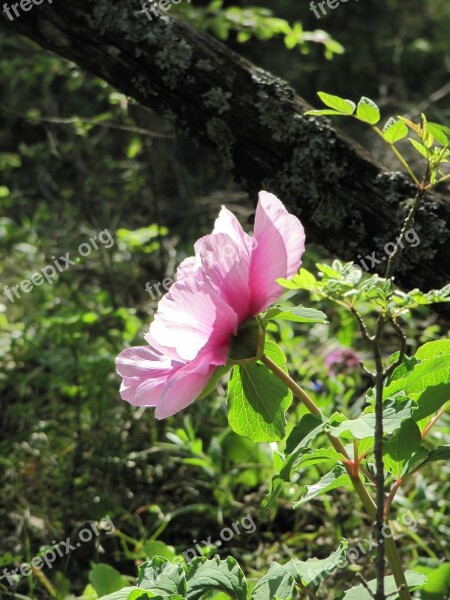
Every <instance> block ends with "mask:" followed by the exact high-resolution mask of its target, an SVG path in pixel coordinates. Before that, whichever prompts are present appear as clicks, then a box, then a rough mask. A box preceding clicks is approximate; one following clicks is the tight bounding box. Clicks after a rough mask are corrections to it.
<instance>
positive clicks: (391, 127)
mask: <svg viewBox="0 0 450 600" xmlns="http://www.w3.org/2000/svg"><path fill="white" fill-rule="evenodd" d="M383 135H384V139H385V140H386V141H387V142H389V143H390V144H395V142H398V141H400V140H402V139H403V138H405V137H406V136H407V135H408V127H407V126H406V125H405V123H403V121H396V120H395V119H392V118H390V119H389V121H388V122H387V123H386V125H385V126H384V128H383Z"/></svg>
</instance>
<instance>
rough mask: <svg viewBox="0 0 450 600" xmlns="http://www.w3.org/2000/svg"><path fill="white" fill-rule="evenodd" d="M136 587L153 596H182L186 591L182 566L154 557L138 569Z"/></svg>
mask: <svg viewBox="0 0 450 600" xmlns="http://www.w3.org/2000/svg"><path fill="white" fill-rule="evenodd" d="M138 587H139V588H140V589H143V590H149V591H151V592H153V593H154V594H162V595H166V596H167V595H170V594H175V595H176V594H179V595H180V596H183V595H184V594H185V591H186V578H185V574H184V569H183V566H182V565H179V564H173V563H171V562H169V561H168V560H167V559H166V558H162V557H160V556H155V557H154V558H152V559H151V560H149V561H147V562H145V563H143V564H142V565H141V566H140V567H139V576H138Z"/></svg>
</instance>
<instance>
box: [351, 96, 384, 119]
mask: <svg viewBox="0 0 450 600" xmlns="http://www.w3.org/2000/svg"><path fill="white" fill-rule="evenodd" d="M356 116H357V117H358V119H359V120H360V121H364V123H369V124H370V125H375V124H376V123H378V121H379V120H380V109H379V108H378V106H377V105H376V104H375V102H374V101H373V100H371V99H370V98H366V97H365V96H363V97H362V98H361V100H360V101H359V102H358V108H357V109H356Z"/></svg>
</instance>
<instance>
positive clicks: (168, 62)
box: [0, 0, 450, 314]
mask: <svg viewBox="0 0 450 600" xmlns="http://www.w3.org/2000/svg"><path fill="white" fill-rule="evenodd" d="M48 2H50V0H48ZM141 6H142V0H127V1H124V0H54V1H53V3H52V4H47V2H45V0H44V3H43V4H41V5H39V6H33V9H32V10H30V12H26V13H23V12H22V13H21V16H20V17H19V18H15V19H14V21H10V20H8V19H7V17H6V16H5V14H2V15H1V18H0V22H1V23H2V24H3V25H4V26H7V27H9V28H10V29H12V30H13V31H15V32H17V33H20V34H23V35H25V36H27V37H29V38H31V39H33V40H35V41H36V42H37V43H38V44H40V45H41V46H42V47H43V48H46V49H48V50H52V51H53V52H55V53H57V54H59V55H60V56H63V57H65V58H67V59H69V60H72V61H74V62H76V63H77V64H78V65H80V66H81V67H82V68H85V69H87V70H89V71H91V72H92V73H94V74H95V75H97V76H99V77H101V78H103V79H105V80H106V81H108V82H109V83H110V84H111V85H112V86H114V87H115V88H117V89H118V90H120V91H122V92H123V93H125V94H127V95H129V96H131V97H133V98H135V99H136V100H137V101H138V102H140V103H141V104H142V105H145V106H147V107H149V108H151V109H153V110H154V111H156V112H158V113H160V114H161V115H163V116H164V117H166V118H169V119H170V120H173V121H175V124H176V126H177V127H178V128H179V129H180V130H181V131H183V132H184V133H186V134H188V135H189V136H191V137H192V138H193V139H195V140H196V141H198V142H199V143H200V144H203V145H207V146H208V147H210V148H211V149H212V150H213V151H214V152H215V153H216V154H217V155H218V156H219V157H220V159H221V161H222V164H223V166H224V168H226V169H230V170H231V171H232V172H233V174H234V176H235V177H236V179H237V180H238V181H239V182H240V183H241V185H242V186H243V187H244V188H245V189H247V190H248V191H249V192H250V193H251V194H255V193H256V192H257V191H259V190H260V189H267V190H269V191H272V192H273V193H275V194H277V195H278V196H279V197H280V198H281V199H282V200H283V202H284V203H285V204H286V205H287V206H288V207H289V208H290V209H291V210H292V211H293V212H295V213H296V214H297V215H298V216H299V217H300V218H301V219H302V222H303V224H304V225H305V229H306V232H307V237H308V240H310V241H316V242H318V243H320V244H322V245H323V246H325V247H326V248H327V250H328V251H329V252H330V253H332V254H333V255H336V256H338V257H340V258H341V259H344V260H353V261H355V262H356V263H358V262H359V260H360V259H361V258H362V259H364V257H365V256H366V255H371V254H372V253H373V252H374V251H376V256H377V257H378V259H381V257H382V256H384V255H385V252H384V246H385V244H386V243H387V242H395V240H396V238H397V236H398V234H399V230H400V228H401V224H402V222H403V220H404V216H405V214H406V212H407V210H408V207H409V205H410V202H411V198H412V197H413V195H414V193H415V189H414V187H413V186H412V185H410V184H409V183H408V181H407V179H406V178H405V177H404V176H403V175H402V174H401V173H398V172H394V173H392V172H390V173H388V172H386V171H384V170H383V168H382V167H380V166H379V165H377V164H375V163H374V162H373V161H372V160H371V159H370V157H368V156H367V155H365V153H364V151H363V150H361V149H360V148H359V147H358V146H357V145H356V144H355V143H353V142H352V141H350V140H348V139H346V138H345V137H344V136H343V135H341V134H340V133H339V132H337V131H336V130H335V129H334V128H333V127H331V125H330V124H329V123H328V122H327V121H325V120H324V119H322V118H320V119H318V118H313V117H304V116H303V113H304V111H305V110H307V109H308V108H310V107H309V105H307V103H306V102H305V101H304V100H302V99H301V98H300V97H299V96H297V95H296V94H295V92H294V91H293V90H292V88H291V87H290V86H289V85H288V84H287V83H285V82H284V81H281V80H280V79H278V78H276V77H274V76H273V75H271V74H270V73H267V72H266V71H264V70H262V69H260V68H258V67H256V66H254V65H253V64H251V63H250V62H248V61H247V60H245V59H244V58H242V57H241V56H239V55H238V54H236V53H235V52H233V51H231V50H229V49H228V48H227V47H226V46H225V45H224V44H222V43H221V42H219V41H217V40H216V39H214V38H212V37H210V36H209V35H207V34H205V33H203V32H200V31H197V30H196V29H194V28H193V27H191V26H190V25H188V24H186V23H184V22H180V21H179V20H177V19H176V18H174V17H173V16H171V13H170V11H169V12H166V13H165V14H163V15H162V16H161V17H159V18H154V19H153V20H152V21H150V20H149V19H148V18H147V17H146V16H145V14H144V13H143V12H142V7H141ZM19 10H20V6H19ZM415 231H416V232H417V234H418V236H419V238H420V244H419V245H417V246H416V247H414V248H413V247H411V246H408V245H407V244H406V245H405V250H404V252H403V258H402V261H401V262H402V266H401V270H400V271H399V272H398V282H399V284H400V285H402V286H403V287H404V288H406V289H411V288H413V287H419V288H421V289H422V290H424V291H425V290H428V289H432V288H438V287H442V286H443V285H445V284H446V283H447V282H448V281H449V279H450V278H449V273H450V204H449V203H448V201H446V200H444V199H442V198H439V197H438V196H437V195H434V196H432V195H429V196H428V198H427V200H426V202H425V203H424V206H423V207H422V208H421V209H420V210H419V213H418V215H417V220H416V225H415ZM366 263H367V264H368V266H370V264H371V263H370V261H366ZM378 267H379V272H380V273H383V272H384V270H385V264H384V261H381V262H380V264H379V265H378ZM376 270H377V269H376V268H374V271H376ZM446 312H447V314H449V312H448V310H446Z"/></svg>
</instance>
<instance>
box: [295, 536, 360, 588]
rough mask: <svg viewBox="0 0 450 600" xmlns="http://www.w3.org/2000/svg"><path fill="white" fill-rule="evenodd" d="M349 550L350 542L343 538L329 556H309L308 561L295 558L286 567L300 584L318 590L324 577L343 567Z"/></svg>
mask: <svg viewBox="0 0 450 600" xmlns="http://www.w3.org/2000/svg"><path fill="white" fill-rule="evenodd" d="M347 550H348V542H347V540H346V539H343V540H341V543H340V545H339V548H338V549H337V550H336V551H335V552H333V553H332V554H330V556H329V557H328V558H309V559H308V560H306V561H302V560H298V559H296V558H293V559H292V560H290V561H289V562H288V563H287V564H286V565H285V569H286V570H288V571H289V572H290V573H291V574H292V576H293V577H294V579H295V581H296V582H297V583H298V584H301V585H303V586H304V587H308V588H312V589H314V590H316V589H317V588H318V587H319V585H320V583H321V582H322V581H323V580H324V579H326V578H327V577H329V576H330V575H331V574H332V573H333V572H334V571H335V570H336V569H337V568H339V567H342V561H344V564H345V562H346V560H345V554H346V552H347Z"/></svg>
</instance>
